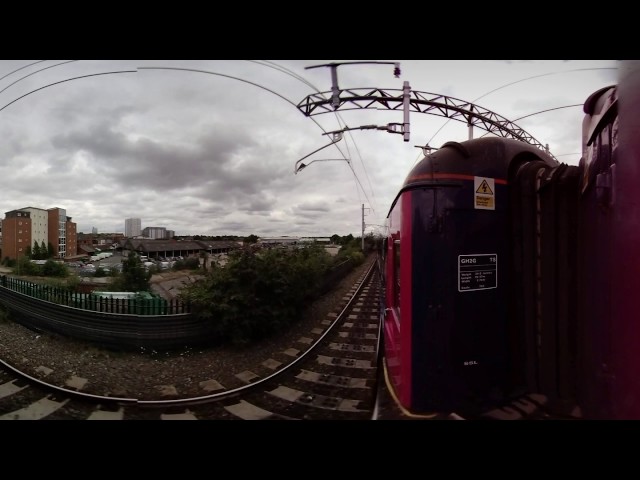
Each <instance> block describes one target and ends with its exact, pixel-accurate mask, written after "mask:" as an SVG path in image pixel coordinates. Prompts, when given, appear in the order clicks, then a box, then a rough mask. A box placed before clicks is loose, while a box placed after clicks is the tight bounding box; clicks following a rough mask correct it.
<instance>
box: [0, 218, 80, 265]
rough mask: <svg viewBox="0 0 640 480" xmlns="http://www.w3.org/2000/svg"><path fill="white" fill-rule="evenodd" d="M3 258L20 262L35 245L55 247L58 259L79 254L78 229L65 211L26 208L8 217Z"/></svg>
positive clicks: (5, 224)
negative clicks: (18, 259) (27, 250)
mask: <svg viewBox="0 0 640 480" xmlns="http://www.w3.org/2000/svg"><path fill="white" fill-rule="evenodd" d="M3 226H4V232H3V233H4V238H3V240H4V241H3V248H2V257H3V258H4V257H9V258H11V259H17V258H18V257H21V256H23V255H24V254H25V252H26V249H27V247H28V246H29V247H31V248H33V245H34V242H37V243H38V246H41V245H42V244H44V245H46V246H47V248H49V245H51V246H52V247H53V252H54V257H55V258H65V257H71V256H74V255H76V254H77V228H76V224H75V223H74V222H73V221H72V219H71V217H69V216H67V211H66V210H65V209H64V208H50V209H47V210H44V209H42V208H36V207H25V208H20V209H17V210H12V211H10V212H6V213H5V219H4V220H3Z"/></svg>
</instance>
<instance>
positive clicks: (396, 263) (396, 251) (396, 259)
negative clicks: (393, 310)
mask: <svg viewBox="0 0 640 480" xmlns="http://www.w3.org/2000/svg"><path fill="white" fill-rule="evenodd" d="M393 285H394V292H393V293H394V295H393V301H394V304H395V305H394V306H395V307H397V308H398V310H399V309H400V240H394V242H393Z"/></svg>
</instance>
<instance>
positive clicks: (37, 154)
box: [0, 59, 619, 236]
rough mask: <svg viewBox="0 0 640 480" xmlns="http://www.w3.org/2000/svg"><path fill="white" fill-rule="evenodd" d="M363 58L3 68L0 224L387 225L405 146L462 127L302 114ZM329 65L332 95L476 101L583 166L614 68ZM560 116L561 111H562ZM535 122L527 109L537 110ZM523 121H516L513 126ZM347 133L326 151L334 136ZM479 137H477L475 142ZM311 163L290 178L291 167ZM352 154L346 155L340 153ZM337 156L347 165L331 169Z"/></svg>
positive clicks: (405, 165) (424, 118)
mask: <svg viewBox="0 0 640 480" xmlns="http://www.w3.org/2000/svg"><path fill="white" fill-rule="evenodd" d="M356 61H357V62H364V61H365V60H206V61H205V60H201V61H200V60H199V61H195V60H166V61H161V60H154V61H134V60H123V61H114V60H109V61H104V60H99V61H98V60H96V61H88V60H78V61H71V60H0V138H2V142H0V215H1V216H2V218H4V213H5V212H7V211H10V210H14V209H17V208H22V207H27V206H31V207H38V208H44V209H47V208H52V207H59V208H65V209H66V210H67V214H68V215H70V216H71V217H72V218H73V221H74V222H76V223H77V225H78V231H81V232H90V231H91V229H92V227H96V228H97V229H98V231H99V232H124V221H125V219H126V218H130V217H139V218H140V219H141V220H142V227H143V228H144V227H166V228H167V229H171V230H175V231H176V234H178V235H189V234H204V235H242V236H245V235H249V234H256V235H258V236H279V235H292V236H298V235H299V236H329V235H333V234H338V235H347V234H349V233H352V234H353V235H355V236H359V235H360V231H361V227H362V211H363V209H362V205H363V204H364V212H365V217H364V220H365V225H366V228H365V232H366V233H369V232H371V231H376V229H377V228H378V226H379V225H382V224H383V223H384V219H385V217H386V215H387V212H388V209H389V207H390V205H391V202H392V201H393V200H394V198H395V195H396V193H397V191H398V189H399V188H400V186H401V185H402V182H403V181H404V179H405V177H406V175H407V174H408V173H409V171H410V169H411V168H412V167H413V166H414V165H415V163H416V162H417V161H418V160H419V159H420V158H421V150H420V149H419V148H416V145H425V144H427V143H428V144H429V145H430V146H432V147H436V148H437V147H440V146H441V145H442V144H443V143H445V142H447V141H464V140H466V139H467V138H468V135H469V133H468V128H467V126H466V125H465V124H463V123H461V122H459V121H456V120H447V119H446V118H444V117H442V116H436V115H430V114H424V113H411V116H410V124H411V126H410V132H411V133H410V140H409V141H408V142H405V141H404V140H403V136H402V135H399V134H392V133H389V132H386V131H383V130H375V129H357V127H361V126H365V125H378V126H385V125H387V124H390V123H402V121H403V115H402V111H401V110H397V111H389V110H375V109H359V110H338V111H337V112H328V113H323V114H320V115H313V116H311V117H306V116H305V115H304V114H303V113H302V112H301V110H300V109H299V108H298V107H297V105H298V104H299V103H300V102H301V101H302V100H304V99H305V98H306V97H307V96H309V95H311V94H317V93H318V92H328V93H327V96H329V95H330V91H331V75H330V69H329V68H325V67H322V68H311V69H307V68H305V67H309V66H315V65H321V64H327V63H333V62H335V63H339V62H356ZM373 62H399V63H400V68H401V75H400V77H399V78H396V77H395V76H394V74H393V73H394V72H393V70H394V69H393V65H390V64H386V63H378V64H351V65H343V66H340V67H338V69H337V73H338V85H339V87H340V89H372V88H378V89H382V90H385V91H389V92H390V93H392V94H394V95H398V94H399V93H400V92H399V91H400V90H401V89H402V86H403V82H404V81H407V82H409V84H410V86H411V88H412V90H414V91H418V92H426V93H429V94H441V95H446V96H449V97H453V98H456V99H459V100H463V101H468V102H472V103H474V104H476V105H479V106H480V107H483V108H484V109H486V110H490V111H492V112H494V113H496V114H498V115H500V116H502V117H504V118H506V119H508V120H511V121H513V122H515V123H516V124H517V125H518V126H519V127H520V128H522V129H524V130H525V131H526V132H527V133H529V134H530V135H531V136H532V137H534V138H535V139H536V140H538V141H539V142H540V143H541V144H548V145H549V148H550V151H551V153H552V154H553V155H554V156H556V158H557V159H558V160H559V161H561V162H564V163H567V164H570V165H577V164H578V162H579V160H580V149H581V146H580V145H581V124H582V118H583V113H582V108H581V107H568V106H570V105H576V104H580V105H581V104H583V103H584V101H585V100H586V98H587V97H588V96H589V95H590V94H591V93H593V92H594V91H595V90H597V89H599V88H602V87H605V86H608V85H612V84H615V83H616V82H617V67H618V65H619V62H617V61H614V60H579V61H560V60H553V61H531V60H524V61H521V60H507V61H498V60H487V61H484V60H438V61H431V60H396V59H392V60H375V61H373ZM559 107H568V108H559ZM549 109H554V110H551V111H549V112H545V113H538V114H536V115H532V116H528V115H531V114H534V113H537V112H541V111H543V110H549ZM521 117H526V118H522V119H521V120H517V119H520V118H521ZM345 126H348V127H349V128H352V129H354V128H355V129H354V130H350V131H348V132H345V133H344V136H343V138H342V140H341V141H339V142H337V143H335V144H334V145H331V146H329V147H327V148H322V149H321V147H323V146H325V145H327V144H329V143H330V141H331V140H332V139H333V138H334V137H333V135H332V134H329V135H327V134H326V132H334V131H336V130H338V129H341V128H344V127H345ZM484 133H486V132H484V131H483V130H480V129H474V137H479V136H481V135H483V134H484ZM318 149H321V150H319V151H318V152H317V153H314V154H312V155H310V156H309V157H308V158H306V159H305V160H304V162H305V163H309V162H310V161H312V160H325V159H328V160H330V161H317V162H314V163H313V164H309V166H308V167H307V168H305V169H304V170H303V171H300V172H298V174H294V166H295V165H296V162H297V161H298V160H300V159H302V158H303V157H305V156H307V155H308V154H310V153H311V152H313V151H315V150H318ZM345 158H346V159H348V160H349V162H347V161H345V160H344V159H345ZM340 159H342V160H340Z"/></svg>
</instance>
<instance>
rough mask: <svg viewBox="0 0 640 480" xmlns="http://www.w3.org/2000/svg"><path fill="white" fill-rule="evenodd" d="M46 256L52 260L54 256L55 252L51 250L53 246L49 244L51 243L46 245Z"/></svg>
mask: <svg viewBox="0 0 640 480" xmlns="http://www.w3.org/2000/svg"><path fill="white" fill-rule="evenodd" d="M47 256H48V257H49V258H53V257H54V256H55V250H54V249H53V245H52V244H51V242H49V245H47Z"/></svg>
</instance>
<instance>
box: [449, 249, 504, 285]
mask: <svg viewBox="0 0 640 480" xmlns="http://www.w3.org/2000/svg"><path fill="white" fill-rule="evenodd" d="M497 287H498V254H496V253H478V254H475V255H458V291H459V292H474V291H476V290H488V289H490V288H497Z"/></svg>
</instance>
